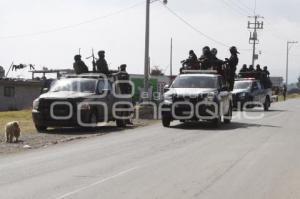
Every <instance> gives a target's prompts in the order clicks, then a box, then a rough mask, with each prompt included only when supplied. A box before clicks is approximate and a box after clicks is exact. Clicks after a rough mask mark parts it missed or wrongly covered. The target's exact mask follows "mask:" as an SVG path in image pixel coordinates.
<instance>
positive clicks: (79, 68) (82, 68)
mask: <svg viewBox="0 0 300 199" xmlns="http://www.w3.org/2000/svg"><path fill="white" fill-rule="evenodd" d="M74 60H75V62H74V64H73V68H74V71H75V73H76V74H77V75H79V74H82V73H88V72H89V69H88V67H87V66H86V65H85V63H84V62H83V61H82V60H81V55H75V57H74Z"/></svg>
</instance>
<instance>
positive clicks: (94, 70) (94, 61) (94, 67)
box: [86, 48, 96, 72]
mask: <svg viewBox="0 0 300 199" xmlns="http://www.w3.org/2000/svg"><path fill="white" fill-rule="evenodd" d="M90 58H93V72H96V58H95V54H94V49H93V48H92V55H91V56H89V57H87V58H86V59H90Z"/></svg>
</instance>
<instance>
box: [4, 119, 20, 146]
mask: <svg viewBox="0 0 300 199" xmlns="http://www.w3.org/2000/svg"><path fill="white" fill-rule="evenodd" d="M20 134H21V129H20V126H19V122H17V121H14V122H9V123H7V124H6V126H5V136H6V142H9V143H12V142H13V140H14V137H15V138H16V142H18V139H19V137H20Z"/></svg>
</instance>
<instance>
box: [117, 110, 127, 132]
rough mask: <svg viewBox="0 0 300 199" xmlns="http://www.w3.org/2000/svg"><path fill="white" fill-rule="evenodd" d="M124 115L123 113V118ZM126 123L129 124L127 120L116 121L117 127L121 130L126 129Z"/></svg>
mask: <svg viewBox="0 0 300 199" xmlns="http://www.w3.org/2000/svg"><path fill="white" fill-rule="evenodd" d="M123 115H125V113H124V112H122V113H121V117H122V116H123ZM126 123H127V121H126V120H122V119H116V125H117V127H119V128H124V127H126Z"/></svg>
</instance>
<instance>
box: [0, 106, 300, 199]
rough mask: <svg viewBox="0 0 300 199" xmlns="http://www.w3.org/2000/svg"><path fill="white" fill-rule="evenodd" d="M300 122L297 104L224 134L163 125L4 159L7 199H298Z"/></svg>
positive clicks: (0, 176) (0, 193)
mask: <svg viewBox="0 0 300 199" xmlns="http://www.w3.org/2000/svg"><path fill="white" fill-rule="evenodd" d="M262 113H264V112H262V111H254V112H249V113H247V114H248V115H249V116H251V117H253V116H256V117H257V116H258V115H260V114H262ZM236 114H241V113H240V112H237V113H236ZM299 115H300V100H290V101H288V102H285V103H277V104H274V105H273V106H272V108H271V111H270V112H267V113H265V116H264V117H263V118H262V119H251V118H235V119H234V120H233V123H232V124H229V125H225V126H223V127H221V128H220V129H218V130H216V129H213V128H211V127H210V126H209V125H207V124H201V125H199V124H180V123H173V128H163V127H162V126H161V124H160V123H157V124H154V125H151V126H148V127H144V128H138V129H133V130H128V131H122V132H120V133H118V132H117V133H116V132H114V133H111V134H107V135H104V136H100V137H95V138H93V139H87V140H82V141H75V142H72V143H68V144H62V145H58V146H54V147H50V148H45V149H42V150H35V151H30V152H26V153H21V154H16V155H11V156H6V157H0V198H1V199H13V198H15V199H22V198H26V199H35V198H36V199H44V198H46V199H48V198H49V199H63V198H72V199H74V198H75V199H77V198H83V199H92V198H93V199H94V198H101V199H106V198H110V199H117V198H120V199H135V198H140V199H147V198H151V199H154V198H162V199H177V198H178V199H185V198H187V199H189V198H201V199H202V198H205V199H206V198H211V199H220V198H222V199H235V198H236V199H244V198H245V199H247V198H249V199H253V198H255V199H261V198H265V199H277V198H278V199H283V198H284V199H289V198H295V199H298V198H300V156H299V154H300V120H299Z"/></svg>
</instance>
